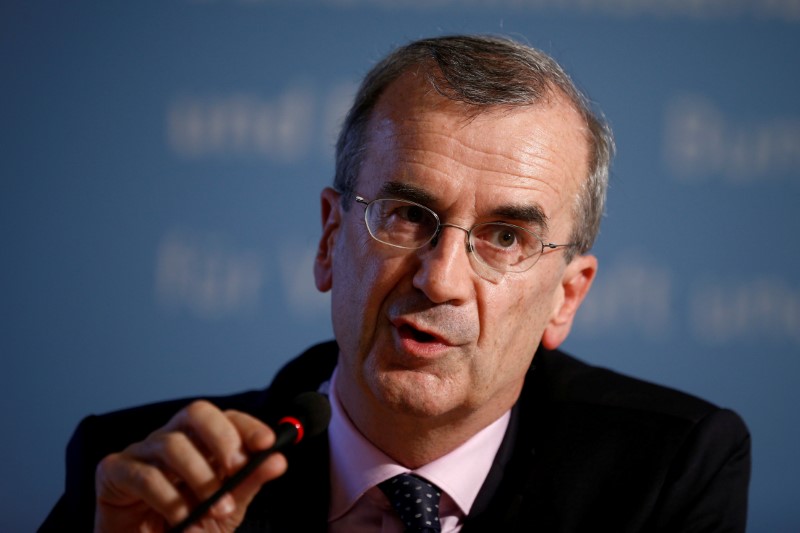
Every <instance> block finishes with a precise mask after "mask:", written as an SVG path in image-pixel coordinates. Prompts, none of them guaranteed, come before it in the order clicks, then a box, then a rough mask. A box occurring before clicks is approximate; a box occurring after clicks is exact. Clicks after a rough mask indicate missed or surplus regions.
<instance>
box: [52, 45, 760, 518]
mask: <svg viewBox="0 0 800 533" xmlns="http://www.w3.org/2000/svg"><path fill="white" fill-rule="evenodd" d="M612 151H613V145H612V140H611V136H610V133H609V131H608V129H607V127H606V126H605V124H604V123H603V121H602V120H601V119H599V118H598V117H597V116H596V115H595V114H593V113H592V112H591V110H590V109H589V106H588V105H587V103H586V100H585V98H584V97H583V96H582V95H581V94H580V93H579V92H578V91H577V89H575V87H574V85H573V84H572V82H571V81H570V79H569V78H568V76H567V75H566V74H565V73H564V72H563V71H562V70H561V68H560V67H559V66H558V65H557V64H556V63H555V62H553V61H552V60H551V59H550V58H548V57H547V56H545V55H544V54H542V53H541V52H538V51H536V50H533V49H530V48H528V47H526V46H522V45H519V44H516V43H514V42H511V41H506V40H502V39H495V38H485V37H446V38H440V39H430V40H423V41H419V42H416V43H412V44H410V45H408V46H406V47H403V48H401V49H399V50H398V51H396V52H394V53H393V54H392V55H390V56H389V57H388V58H386V59H385V60H384V61H383V62H381V63H380V64H378V65H377V66H376V67H375V68H373V70H372V71H371V72H370V73H369V74H368V75H367V77H366V79H365V81H364V83H363V84H362V87H361V89H360V92H359V94H358V95H357V97H356V101H355V104H354V105H353V108H352V109H351V111H350V114H349V115H348V117H347V120H346V123H345V125H344V128H343V131H342V133H341V136H340V138H339V143H338V146H337V169H336V178H335V188H332V189H326V190H324V191H323V192H322V197H321V210H322V237H321V239H320V244H319V249H318V253H317V257H316V261H315V266H314V275H315V279H316V284H317V287H318V288H319V289H320V290H322V291H328V290H330V291H332V298H331V302H332V318H333V326H334V332H335V336H336V342H335V343H327V344H324V345H320V346H316V347H314V348H312V349H310V350H309V351H308V352H306V353H305V354H303V355H302V356H301V357H299V358H298V359H296V360H294V361H293V362H291V363H290V364H289V365H288V366H287V367H286V368H285V369H284V370H282V371H281V373H280V374H279V375H278V376H277V377H276V378H275V380H274V382H273V384H272V385H271V386H270V388H269V389H267V390H266V391H261V392H251V393H245V394H241V395H237V396H233V397H227V398H215V399H211V400H209V401H194V402H190V401H189V400H183V401H177V402H169V403H165V404H157V405H154V406H148V407H144V408H138V409H134V410H130V411H124V412H121V413H114V414H111V415H105V416H103V417H90V418H88V419H86V420H85V421H84V422H83V423H82V424H81V427H80V428H79V430H78V431H77V432H76V435H75V437H74V438H73V440H72V442H71V444H70V448H69V469H68V473H67V490H66V492H65V495H64V496H63V497H62V499H61V500H60V501H59V504H58V505H57V506H56V508H55V509H54V510H53V512H52V513H51V515H50V517H48V521H47V522H46V523H45V525H44V527H43V529H50V528H53V529H55V528H59V527H60V528H64V527H65V526H66V525H73V526H76V527H84V528H87V529H88V528H90V527H92V524H94V527H95V528H96V530H99V531H128V530H137V531H139V530H145V531H161V530H163V529H164V528H166V527H169V526H171V525H175V524H177V523H179V522H180V521H181V520H183V519H184V518H185V517H186V516H187V515H188V514H189V512H190V511H191V509H192V508H193V507H194V506H196V505H197V503H198V502H199V501H202V500H204V499H206V498H207V497H208V496H209V495H210V494H211V493H213V492H214V491H215V490H216V489H217V488H218V487H219V486H220V485H221V483H222V480H223V479H225V478H226V477H227V476H230V475H231V474H232V473H234V472H236V471H237V470H239V469H240V468H241V467H242V465H243V464H244V463H245V462H246V461H247V458H248V456H250V455H251V454H252V453H254V452H256V451H258V450H262V449H266V448H268V447H269V446H271V444H272V442H273V439H274V435H273V433H272V431H271V429H270V427H269V426H268V425H267V424H265V423H264V422H262V420H265V421H267V422H272V421H274V420H275V419H276V417H277V416H278V415H279V414H280V413H281V412H282V409H283V408H284V406H285V405H286V403H287V402H288V401H289V400H290V399H291V398H293V397H294V396H295V395H297V394H298V393H300V392H303V391H307V390H323V391H325V392H327V393H328V395H329V397H330V398H331V402H332V408H333V419H332V421H331V425H330V428H329V430H328V432H327V433H326V434H323V435H322V436H320V437H319V438H312V439H309V440H308V441H307V442H306V443H301V444H300V445H298V446H297V447H296V448H294V449H292V450H291V451H289V452H287V453H286V454H285V455H281V454H275V455H273V456H271V457H270V458H269V459H268V460H267V461H266V462H265V463H264V464H263V465H262V466H261V467H259V468H258V469H257V470H256V471H255V472H254V474H253V475H252V476H251V477H249V478H248V479H247V481H246V482H245V483H243V484H242V485H241V486H239V487H238V488H237V489H235V490H234V491H233V492H232V493H231V494H228V495H226V496H225V497H223V498H222V499H221V500H220V501H219V502H218V503H217V504H216V505H214V507H212V509H211V511H210V512H209V513H208V514H207V515H206V516H205V517H204V518H203V520H202V521H201V522H200V523H199V524H198V526H199V527H202V528H204V529H206V530H210V531H218V530H221V531H231V530H234V529H236V528H237V527H238V528H240V530H246V531H324V530H326V529H327V530H329V531H403V529H404V528H405V527H406V526H407V524H405V525H404V522H406V520H413V519H414V518H415V516H412V515H424V516H422V519H423V520H427V521H428V522H429V523H430V526H432V527H433V529H431V531H438V530H439V529H438V528H441V530H442V531H458V530H463V531H516V530H524V531H529V530H535V531H588V530H602V531H742V530H744V524H745V516H746V496H747V484H748V476H749V458H750V455H749V436H748V434H747V430H746V428H745V427H744V425H743V423H742V422H741V420H740V419H739V418H738V417H737V416H736V415H735V414H733V413H731V412H730V411H726V410H723V409H719V408H717V407H715V406H713V405H710V404H708V403H706V402H704V401H702V400H699V399H697V398H693V397H690V396H687V395H684V394H681V393H678V392H675V391H671V390H668V389H664V388H661V387H658V386H655V385H650V384H646V383H643V382H640V381H637V380H633V379H631V378H626V377H623V376H620V375H618V374H615V373H612V372H609V371H606V370H601V369H597V368H593V367H590V366H588V365H585V364H583V363H580V362H578V361H577V360H575V359H572V358H571V357H569V356H566V355H564V354H563V353H560V352H558V351H557V350H556V349H557V347H558V346H559V345H560V344H561V343H562V342H563V340H564V339H565V338H566V337H567V335H568V333H569V331H570V328H571V325H572V320H573V317H574V315H575V312H576V311H577V309H578V307H579V306H580V304H581V302H582V300H583V298H584V297H585V296H586V294H587V292H588V291H589V288H590V286H591V284H592V281H593V279H594V276H595V273H596V270H597V260H596V259H595V258H594V257H593V256H591V255H588V251H589V249H590V248H591V245H592V243H593V241H594V238H595V236H596V234H597V231H598V226H599V220H600V217H601V215H602V211H603V205H604V198H605V190H606V183H607V179H608V166H609V161H610V157H611V153H612ZM98 462H99V466H98V467H97V470H96V476H95V475H94V466H95V465H96V464H98ZM287 467H288V470H287ZM284 472H286V473H285V475H282V474H284ZM409 473H413V474H414V475H416V476H419V477H408V476H407V474H409ZM398 475H399V476H400V477H395V476H398ZM398 479H399V480H400V481H399V483H400V484H402V483H410V484H411V485H409V486H414V485H418V486H419V487H420V489H419V490H420V491H421V492H419V493H414V494H421V495H422V494H424V496H421V497H420V498H412V499H414V500H416V499H419V500H425V498H431V502H436V501H438V503H431V504H430V505H428V506H427V509H419V512H417V511H418V510H417V509H416V508H414V509H413V510H410V511H409V510H407V509H406V508H405V507H404V505H405V504H396V503H395V496H400V497H401V498H402V497H403V496H404V494H403V492H404V491H398V490H396V489H394V488H393V487H394V486H396V485H393V483H397V480H398ZM434 495H435V496H434ZM425 501H427V500H425ZM423 503H424V502H423ZM409 509H411V508H410V507H409ZM409 513H410V514H409ZM423 526H424V524H423ZM407 530H415V529H407ZM416 530H422V529H416Z"/></svg>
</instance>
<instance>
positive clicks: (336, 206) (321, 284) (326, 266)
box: [314, 187, 342, 292]
mask: <svg viewBox="0 0 800 533" xmlns="http://www.w3.org/2000/svg"><path fill="white" fill-rule="evenodd" d="M339 196H340V195H339V193H338V192H336V191H334V190H333V189H331V188H330V187H326V188H325V189H323V191H322V194H321V195H320V207H321V211H322V236H321V237H320V239H319V247H318V248H317V257H316V258H315V259H314V280H315V281H316V283H317V289H318V290H319V291H321V292H327V291H329V290H331V287H332V286H333V251H334V243H335V240H336V234H337V233H338V231H339V225H340V223H341V220H342V218H341V204H340V203H339Z"/></svg>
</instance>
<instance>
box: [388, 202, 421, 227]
mask: <svg viewBox="0 0 800 533" xmlns="http://www.w3.org/2000/svg"><path fill="white" fill-rule="evenodd" d="M395 214H396V215H397V216H399V217H400V218H402V219H403V220H405V221H407V222H412V223H414V224H419V223H420V222H422V221H423V220H424V219H425V218H426V217H425V215H426V213H425V210H424V209H422V208H421V207H419V206H418V205H402V206H400V207H398V208H397V209H395Z"/></svg>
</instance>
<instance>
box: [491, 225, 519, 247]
mask: <svg viewBox="0 0 800 533" xmlns="http://www.w3.org/2000/svg"><path fill="white" fill-rule="evenodd" d="M495 235H496V242H497V245H498V246H501V247H503V248H509V247H511V246H514V243H516V242H517V235H516V233H514V231H512V230H510V229H507V228H506V229H503V228H499V229H498V230H497V231H496V232H495Z"/></svg>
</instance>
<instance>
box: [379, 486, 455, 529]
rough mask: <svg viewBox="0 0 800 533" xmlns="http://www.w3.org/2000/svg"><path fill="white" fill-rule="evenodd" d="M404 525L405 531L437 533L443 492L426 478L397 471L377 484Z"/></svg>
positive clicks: (439, 526) (440, 527) (439, 527)
mask: <svg viewBox="0 0 800 533" xmlns="http://www.w3.org/2000/svg"><path fill="white" fill-rule="evenodd" d="M378 488H380V489H381V490H382V491H383V493H384V494H386V497H387V498H389V502H390V503H391V504H392V507H393V508H394V510H395V511H396V512H397V514H398V515H399V516H400V520H402V521H403V524H405V531H406V533H438V532H440V531H441V530H442V526H441V525H440V524H439V498H440V497H441V496H442V491H441V489H439V487H437V486H436V485H434V484H432V483H430V482H429V481H428V480H427V479H425V478H422V477H419V476H416V475H414V474H399V475H397V476H394V477H393V478H390V479H387V480H386V481H384V482H383V483H380V484H379V485H378Z"/></svg>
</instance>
